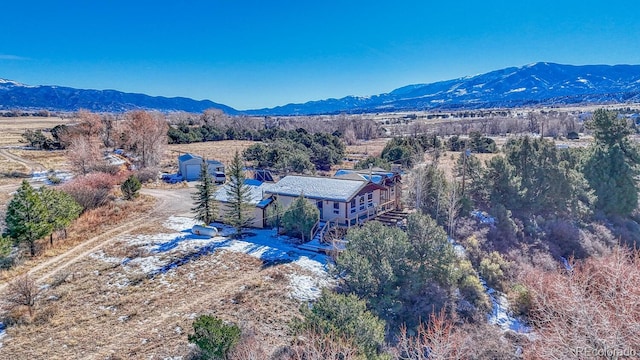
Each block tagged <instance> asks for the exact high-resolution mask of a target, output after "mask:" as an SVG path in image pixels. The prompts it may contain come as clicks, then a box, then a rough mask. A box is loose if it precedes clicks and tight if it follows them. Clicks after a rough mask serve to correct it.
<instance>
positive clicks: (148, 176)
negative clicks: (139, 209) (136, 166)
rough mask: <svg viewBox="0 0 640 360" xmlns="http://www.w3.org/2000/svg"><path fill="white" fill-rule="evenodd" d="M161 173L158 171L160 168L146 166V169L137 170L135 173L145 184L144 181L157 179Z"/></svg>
mask: <svg viewBox="0 0 640 360" xmlns="http://www.w3.org/2000/svg"><path fill="white" fill-rule="evenodd" d="M159 173H160V172H159V171H158V169H154V168H146V169H140V170H138V171H136V172H135V175H136V177H137V178H138V180H140V182H141V183H143V184H144V183H148V182H153V181H156V180H157V179H158V174H159Z"/></svg>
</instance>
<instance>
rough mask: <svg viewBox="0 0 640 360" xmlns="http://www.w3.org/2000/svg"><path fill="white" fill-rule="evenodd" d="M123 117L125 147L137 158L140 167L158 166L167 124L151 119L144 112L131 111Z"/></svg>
mask: <svg viewBox="0 0 640 360" xmlns="http://www.w3.org/2000/svg"><path fill="white" fill-rule="evenodd" d="M125 117H126V119H125V122H124V124H123V128H124V131H125V132H126V144H125V146H126V147H127V148H128V149H129V150H130V151H132V152H133V153H135V154H136V155H137V156H138V157H139V164H140V167H142V168H148V167H154V166H157V165H158V164H160V161H161V160H162V155H163V154H164V150H165V147H166V145H167V130H168V125H167V122H166V121H165V120H164V119H163V118H160V117H158V118H154V117H152V116H151V115H150V114H149V113H147V112H146V111H133V112H130V113H127V114H126V116H125Z"/></svg>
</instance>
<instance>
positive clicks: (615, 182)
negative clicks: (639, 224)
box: [583, 144, 638, 216]
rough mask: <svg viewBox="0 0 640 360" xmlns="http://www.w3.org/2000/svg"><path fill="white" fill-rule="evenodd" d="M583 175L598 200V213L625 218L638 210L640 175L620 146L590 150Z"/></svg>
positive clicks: (597, 147)
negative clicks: (638, 181)
mask: <svg viewBox="0 0 640 360" xmlns="http://www.w3.org/2000/svg"><path fill="white" fill-rule="evenodd" d="M583 171H584V173H585V177H586V178H587V181H588V182H589V184H590V185H591V187H592V188H593V190H594V191H595V194H596V196H597V200H596V208H597V209H599V210H602V211H603V212H604V213H605V214H615V215H623V216H624V215H628V214H631V212H633V210H634V209H635V208H636V207H637V206H638V185H637V183H636V180H635V176H636V173H637V171H636V170H635V167H634V165H633V164H632V163H630V162H629V161H627V158H626V157H625V155H624V151H623V149H622V147H621V146H620V145H617V144H616V145H614V146H611V147H606V146H603V145H600V146H598V145H596V146H594V147H593V148H591V149H590V153H589V155H588V158H587V160H586V161H585V163H584V170H583Z"/></svg>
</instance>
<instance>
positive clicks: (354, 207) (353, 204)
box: [350, 198, 356, 214]
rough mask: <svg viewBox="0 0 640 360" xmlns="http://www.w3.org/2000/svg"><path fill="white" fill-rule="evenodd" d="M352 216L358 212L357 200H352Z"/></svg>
mask: <svg viewBox="0 0 640 360" xmlns="http://www.w3.org/2000/svg"><path fill="white" fill-rule="evenodd" d="M350 212H351V214H353V213H354V212H356V199H355V198H354V199H353V200H351V211H350Z"/></svg>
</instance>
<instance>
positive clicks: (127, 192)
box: [120, 175, 142, 200]
mask: <svg viewBox="0 0 640 360" xmlns="http://www.w3.org/2000/svg"><path fill="white" fill-rule="evenodd" d="M141 188H142V184H141V183H140V180H138V177H137V176H135V175H131V176H129V177H128V178H127V180H125V181H124V182H123V183H122V185H120V190H122V197H123V198H124V199H125V200H133V199H134V198H137V197H138V192H139V191H140V189H141Z"/></svg>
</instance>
